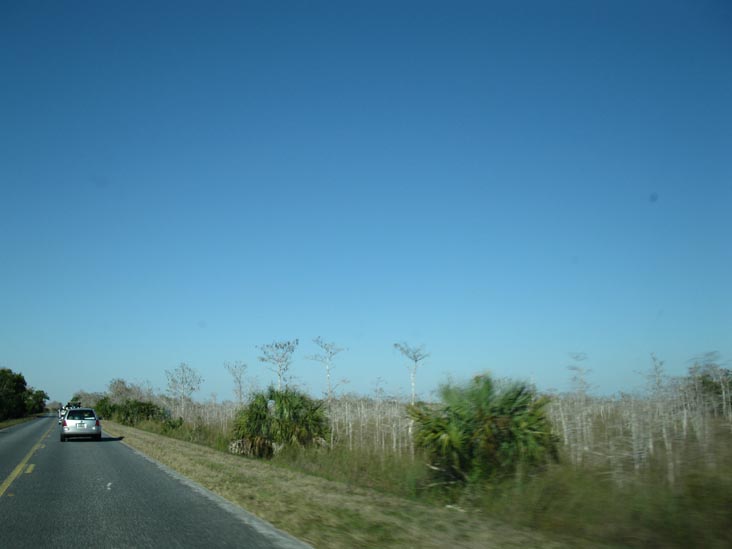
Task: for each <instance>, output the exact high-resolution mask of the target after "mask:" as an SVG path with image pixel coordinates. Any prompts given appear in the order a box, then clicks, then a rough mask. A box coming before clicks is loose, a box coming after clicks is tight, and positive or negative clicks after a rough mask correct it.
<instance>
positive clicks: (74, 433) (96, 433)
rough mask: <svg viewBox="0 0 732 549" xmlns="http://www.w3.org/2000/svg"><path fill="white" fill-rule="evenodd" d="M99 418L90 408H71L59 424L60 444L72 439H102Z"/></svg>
mask: <svg viewBox="0 0 732 549" xmlns="http://www.w3.org/2000/svg"><path fill="white" fill-rule="evenodd" d="M100 419H101V418H100V417H99V416H98V415H97V414H96V412H95V411H94V410H92V409H91V408H71V409H70V410H68V411H67V412H66V415H65V416H64V418H63V421H62V422H61V442H66V439H69V438H72V437H74V438H75V437H90V438H92V439H94V440H101V439H102V425H101V424H100V423H99V420H100Z"/></svg>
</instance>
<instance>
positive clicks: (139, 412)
mask: <svg viewBox="0 0 732 549" xmlns="http://www.w3.org/2000/svg"><path fill="white" fill-rule="evenodd" d="M169 417H170V414H169V413H168V412H167V410H165V409H163V408H161V407H160V406H158V405H157V404H153V403H152V402H144V401H141V400H125V401H124V402H123V403H122V404H119V405H117V406H115V407H114V418H115V419H116V420H117V421H119V422H120V423H121V424H123V425H129V426H130V427H134V426H135V425H137V424H138V423H140V422H141V421H158V422H163V421H165V420H167V419H169Z"/></svg>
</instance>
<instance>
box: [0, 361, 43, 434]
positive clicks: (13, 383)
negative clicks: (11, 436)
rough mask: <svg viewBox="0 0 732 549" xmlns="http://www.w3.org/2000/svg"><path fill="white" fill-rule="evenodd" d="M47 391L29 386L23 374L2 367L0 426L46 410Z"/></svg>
mask: <svg viewBox="0 0 732 549" xmlns="http://www.w3.org/2000/svg"><path fill="white" fill-rule="evenodd" d="M46 400H48V395H47V394H46V392H45V391H42V390H39V389H34V388H33V387H28V384H27V383H26V381H25V377H23V374H21V373H17V372H13V371H12V370H11V369H10V368H0V426H4V425H9V424H10V423H7V424H6V423H5V422H9V420H17V419H20V418H24V417H27V416H31V415H33V414H40V413H43V412H44V411H45V410H46Z"/></svg>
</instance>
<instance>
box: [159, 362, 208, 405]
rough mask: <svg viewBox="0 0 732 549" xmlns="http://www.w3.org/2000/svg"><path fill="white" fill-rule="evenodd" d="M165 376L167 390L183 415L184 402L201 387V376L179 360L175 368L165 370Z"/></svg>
mask: <svg viewBox="0 0 732 549" xmlns="http://www.w3.org/2000/svg"><path fill="white" fill-rule="evenodd" d="M165 376H166V377H167V378H168V392H169V393H170V395H171V396H172V397H173V398H174V399H175V400H177V401H178V403H179V406H180V410H181V416H183V415H184V414H183V412H184V411H185V405H186V402H187V401H189V400H190V399H191V396H192V395H193V393H195V392H196V391H198V390H199V389H200V388H201V383H203V378H202V377H201V376H200V375H199V374H198V372H197V371H196V370H194V369H193V368H191V367H190V366H188V364H186V363H185V362H181V363H180V364H179V365H178V367H177V368H176V369H175V370H165Z"/></svg>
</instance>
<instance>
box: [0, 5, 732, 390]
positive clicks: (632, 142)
mask: <svg viewBox="0 0 732 549" xmlns="http://www.w3.org/2000/svg"><path fill="white" fill-rule="evenodd" d="M0 70H1V71H2V85H1V86H0V365H2V366H4V367H9V368H12V369H13V370H15V371H20V372H22V373H23V374H24V375H25V377H26V379H27V381H28V383H29V384H30V385H33V386H35V387H38V388H43V389H45V390H46V391H47V392H48V393H49V395H50V396H51V398H52V399H56V400H66V399H68V398H70V396H71V394H72V393H73V392H74V391H75V390H78V389H83V390H86V391H102V390H104V389H105V388H106V386H107V384H108V382H109V381H110V380H111V379H113V378H120V377H121V378H123V379H126V380H128V381H135V382H144V381H147V382H149V383H150V384H152V385H153V386H154V387H156V388H158V389H159V390H164V389H165V385H166V381H165V370H172V369H174V368H175V367H176V366H177V365H178V364H179V363H180V362H187V363H188V364H189V365H190V366H192V367H193V368H195V369H197V370H198V371H199V372H200V373H201V375H202V376H203V377H204V379H205V382H204V384H203V387H202V390H201V391H200V393H198V395H197V397H198V398H200V399H204V398H208V397H209V396H210V394H211V393H216V395H217V397H218V399H219V400H221V399H226V398H232V392H231V389H232V384H231V381H230V378H229V377H228V373H227V372H226V370H225V369H224V367H223V364H224V362H227V361H235V360H242V361H245V362H246V363H248V364H249V370H248V375H249V376H250V378H251V379H252V380H255V381H256V382H257V383H258V384H259V385H260V386H263V385H266V384H268V383H270V382H271V381H274V378H273V376H272V375H271V374H270V373H269V372H267V370H266V369H265V368H264V367H263V366H262V365H261V364H260V363H259V362H258V361H257V356H258V355H259V353H258V351H257V349H256V346H257V345H262V344H265V343H269V342H272V341H274V340H282V339H294V338H299V340H300V346H299V348H298V350H297V352H296V354H295V362H294V364H293V367H292V370H291V373H292V375H293V376H294V377H295V378H296V381H297V382H298V383H300V384H301V385H302V386H304V387H306V388H307V389H308V390H309V391H311V392H312V393H313V394H321V392H322V391H323V390H324V388H325V375H324V373H323V371H322V368H321V367H320V366H319V365H317V364H316V363H313V362H309V361H307V360H305V356H307V355H308V354H311V353H313V352H314V351H315V350H316V349H315V347H314V345H313V344H312V342H311V340H312V338H314V337H316V336H322V337H323V338H324V339H326V340H329V341H334V342H336V343H337V344H339V345H340V346H342V347H346V348H347V351H344V352H343V353H342V354H341V355H339V357H338V360H337V362H336V366H337V368H336V370H335V371H334V375H335V377H336V378H337V379H341V378H346V379H347V380H349V383H348V384H346V385H344V386H342V389H343V390H347V391H353V392H357V393H361V394H368V393H370V392H372V391H373V389H374V387H375V385H376V383H377V380H379V379H380V380H381V381H380V382H379V383H380V384H381V386H382V387H383V388H385V389H386V390H387V391H388V392H392V393H396V392H400V391H401V392H402V393H407V392H408V389H409V376H408V372H407V369H406V368H405V363H404V360H403V359H402V358H401V357H400V355H399V354H398V353H397V351H395V350H394V348H393V343H394V342H402V341H405V342H408V343H409V344H412V345H425V348H426V350H427V351H428V352H430V353H431V356H430V357H429V359H428V360H427V361H426V362H425V364H424V366H423V367H422V368H421V369H420V370H419V372H418V375H417V390H418V392H419V393H420V394H421V395H422V396H425V397H428V396H429V395H430V392H431V391H432V390H434V389H435V388H436V387H437V385H438V384H439V383H441V382H443V381H445V380H446V378H447V376H452V377H453V378H456V379H465V378H467V377H469V376H471V375H474V374H476V373H479V372H481V371H484V370H490V371H492V372H493V373H495V374H496V375H498V376H501V377H504V376H507V377H513V378H519V379H528V380H531V381H534V382H535V383H536V384H537V385H538V386H539V388H541V389H549V388H555V389H558V390H564V389H566V388H567V387H568V383H569V378H570V373H569V372H568V371H567V365H569V364H571V363H572V360H571V358H570V353H576V352H583V353H586V354H587V357H588V358H587V360H586V361H584V362H583V366H585V367H587V368H590V369H591V370H592V374H591V376H590V382H591V383H592V384H593V385H594V387H595V390H596V391H597V392H602V393H613V392H616V391H620V390H625V391H628V390H632V389H634V388H636V387H638V386H640V385H642V383H643V379H642V377H641V376H640V375H639V374H638V372H642V371H645V370H647V369H648V368H649V366H650V353H656V355H657V356H658V357H659V358H661V359H662V360H665V362H666V368H667V370H668V371H669V373H671V374H675V375H677V374H682V373H683V372H685V371H686V369H687V368H688V366H689V360H690V359H691V358H692V357H694V356H696V355H699V354H701V353H704V352H708V351H718V352H720V353H721V356H722V358H723V359H724V360H729V358H730V357H732V346H731V342H732V337H730V335H731V334H732V321H731V320H730V318H731V314H732V292H731V291H730V282H729V281H730V280H732V246H730V240H731V239H730V236H732V230H731V229H730V207H731V206H732V185H731V184H730V183H731V176H732V161H731V159H732V154H731V153H730V151H732V101H730V97H732V8H730V5H729V3H727V2H723V1H720V2H668V1H664V2H599V1H598V2H586V1H582V2H501V3H491V2H474V3H473V2H470V3H466V2H449V3H448V2H425V1H420V2H266V3H261V2H260V3H247V2H215V3H210V2H128V3H121V2H22V3H20V2H13V3H11V2H5V3H3V4H2V5H1V6H0Z"/></svg>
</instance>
